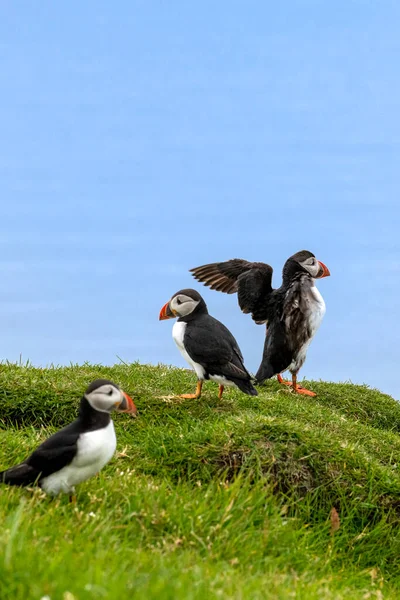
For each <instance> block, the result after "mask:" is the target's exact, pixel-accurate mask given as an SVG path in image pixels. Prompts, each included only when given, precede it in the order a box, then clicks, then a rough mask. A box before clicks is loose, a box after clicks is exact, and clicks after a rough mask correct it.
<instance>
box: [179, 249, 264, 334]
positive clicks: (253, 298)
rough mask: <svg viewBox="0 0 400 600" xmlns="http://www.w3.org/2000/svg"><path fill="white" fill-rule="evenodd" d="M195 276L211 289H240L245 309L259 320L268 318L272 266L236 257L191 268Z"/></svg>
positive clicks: (241, 305) (229, 291) (240, 299)
mask: <svg viewBox="0 0 400 600" xmlns="http://www.w3.org/2000/svg"><path fill="white" fill-rule="evenodd" d="M190 272H191V273H192V275H193V277H194V278H195V279H197V281H200V282H201V283H204V285H207V286H209V287H210V288H211V289H212V290H216V291H218V292H225V293H227V294H234V293H235V292H237V295H238V302H239V306H240V308H241V310H242V312H244V313H246V314H248V313H252V318H253V319H254V321H256V323H263V322H265V321H266V320H268V317H269V315H268V311H267V303H266V301H265V300H266V297H267V296H268V294H270V293H271V292H272V286H271V283H272V273H273V269H272V267H271V266H270V265H267V264H266V263H261V262H253V263H252V262H248V261H247V260H242V259H240V258H234V259H232V260H228V261H226V262H220V263H212V264H209V265H203V266H202V267H195V268H194V269H190Z"/></svg>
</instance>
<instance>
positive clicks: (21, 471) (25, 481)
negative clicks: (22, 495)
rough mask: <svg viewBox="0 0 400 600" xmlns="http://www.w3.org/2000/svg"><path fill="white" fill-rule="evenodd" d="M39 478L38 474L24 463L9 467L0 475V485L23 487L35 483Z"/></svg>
mask: <svg viewBox="0 0 400 600" xmlns="http://www.w3.org/2000/svg"><path fill="white" fill-rule="evenodd" d="M39 477H40V472H39V471H37V470H36V469H35V468H34V467H31V466H30V465H27V464H26V463H25V462H23V463H21V464H19V465H16V466H15V467H11V468H10V469H7V470H6V471H2V472H1V473H0V483H7V484H8V485H18V486H25V485H31V484H33V483H35V482H36V481H37V480H38V479H39Z"/></svg>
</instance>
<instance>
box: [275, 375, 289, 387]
mask: <svg viewBox="0 0 400 600" xmlns="http://www.w3.org/2000/svg"><path fill="white" fill-rule="evenodd" d="M277 377H278V382H279V383H282V384H283V385H292V383H291V382H290V381H285V380H284V379H283V377H282V375H281V374H280V373H278V375H277Z"/></svg>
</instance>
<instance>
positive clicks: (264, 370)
mask: <svg viewBox="0 0 400 600" xmlns="http://www.w3.org/2000/svg"><path fill="white" fill-rule="evenodd" d="M274 375H276V371H275V369H274V367H273V366H272V365H271V363H270V362H267V361H263V362H262V363H261V365H260V366H259V368H258V371H257V373H256V382H255V383H256V385H259V384H260V383H263V382H264V381H265V380H266V379H271V377H273V376H274Z"/></svg>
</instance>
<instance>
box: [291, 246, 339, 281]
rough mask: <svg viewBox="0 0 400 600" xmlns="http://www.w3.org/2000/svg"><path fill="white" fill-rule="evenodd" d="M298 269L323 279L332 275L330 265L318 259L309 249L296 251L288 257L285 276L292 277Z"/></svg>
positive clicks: (315, 277)
mask: <svg viewBox="0 0 400 600" xmlns="http://www.w3.org/2000/svg"><path fill="white" fill-rule="evenodd" d="M298 271H304V272H306V273H308V274H309V275H311V277H312V278H313V279H322V277H329V275H330V271H329V269H328V267H327V266H326V265H324V263H323V262H321V261H319V260H317V259H316V258H315V255H314V254H313V253H312V252H309V251H308V250H301V251H300V252H296V254H293V256H291V257H290V258H288V259H287V261H286V263H285V265H284V267H283V276H284V277H285V275H286V276H289V277H290V275H293V274H294V273H295V272H298Z"/></svg>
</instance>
